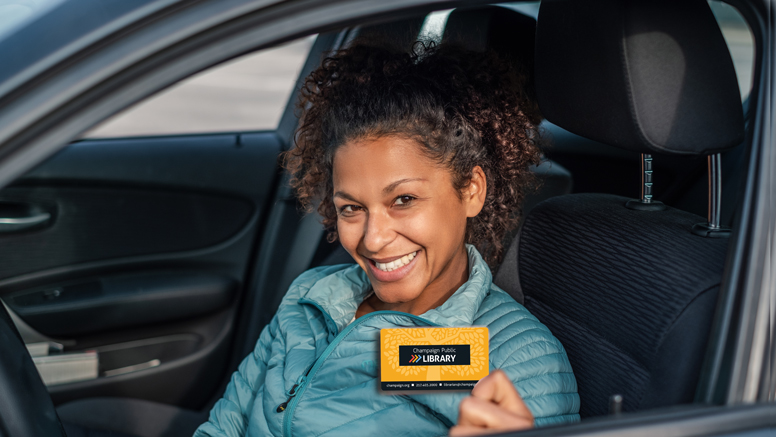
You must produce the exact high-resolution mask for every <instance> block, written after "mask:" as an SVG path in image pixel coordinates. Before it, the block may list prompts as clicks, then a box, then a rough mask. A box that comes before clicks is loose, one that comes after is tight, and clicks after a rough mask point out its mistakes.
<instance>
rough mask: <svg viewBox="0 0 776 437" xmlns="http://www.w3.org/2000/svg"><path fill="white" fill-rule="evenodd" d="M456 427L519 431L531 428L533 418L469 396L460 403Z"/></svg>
mask: <svg viewBox="0 0 776 437" xmlns="http://www.w3.org/2000/svg"><path fill="white" fill-rule="evenodd" d="M510 385H511V382H510ZM458 425H461V426H464V427H468V426H471V427H476V428H480V429H482V428H485V429H492V430H521V429H527V428H532V427H533V416H531V415H530V414H529V415H528V416H525V415H517V414H514V413H512V412H511V411H508V410H506V409H504V408H502V407H501V406H500V405H497V404H494V403H493V402H489V401H487V400H484V399H480V398H476V397H474V396H469V397H467V398H465V399H464V400H463V401H461V405H460V409H459V414H458Z"/></svg>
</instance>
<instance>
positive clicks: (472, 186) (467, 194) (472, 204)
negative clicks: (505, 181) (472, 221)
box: [463, 165, 488, 217]
mask: <svg viewBox="0 0 776 437" xmlns="http://www.w3.org/2000/svg"><path fill="white" fill-rule="evenodd" d="M487 192H488V181H487V178H485V172H484V171H483V170H482V167H480V166H479V165H477V166H475V167H474V168H473V169H472V178H471V180H470V181H469V185H468V186H467V187H466V188H464V189H463V202H464V204H465V208H466V217H474V216H476V215H477V214H479V213H480V211H482V206H483V205H485V195H486V194H487Z"/></svg>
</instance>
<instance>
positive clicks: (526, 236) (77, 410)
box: [0, 0, 750, 437]
mask: <svg viewBox="0 0 776 437" xmlns="http://www.w3.org/2000/svg"><path fill="white" fill-rule="evenodd" d="M602 3H605V5H606V7H601V4H602ZM711 3H715V4H719V3H720V2H716V1H712V2H711ZM533 6H534V5H533V4H529V5H528V6H526V4H522V3H508V4H507V3H505V4H493V5H482V4H475V5H468V6H467V5H465V6H460V7H457V8H455V9H454V10H452V11H450V12H449V14H447V15H446V21H445V23H446V24H445V26H444V29H443V31H442V33H441V34H440V37H441V40H442V41H444V42H451V43H457V44H461V45H464V46H466V47H467V48H469V49H471V50H491V49H492V50H495V51H496V52H498V53H499V54H501V55H502V56H504V57H506V58H508V59H510V60H511V61H513V62H514V63H515V65H516V66H518V68H521V69H524V71H526V72H529V81H528V84H529V86H530V87H531V90H530V93H531V94H532V95H534V96H535V97H536V98H537V99H538V102H539V105H540V108H541V110H542V113H543V116H544V117H545V121H544V122H543V123H542V132H543V135H545V137H546V146H545V149H544V154H545V158H546V159H545V160H544V162H543V163H542V164H541V165H538V166H535V167H534V168H533V171H534V172H535V174H536V176H537V180H538V181H539V183H538V184H537V186H536V187H535V189H533V190H532V191H531V192H530V194H529V196H528V197H527V198H526V200H525V202H524V204H523V206H522V213H521V224H520V227H519V228H518V229H517V230H516V231H515V232H514V233H512V234H510V235H509V237H508V240H509V241H508V247H509V249H508V251H507V252H506V255H505V258H504V260H503V262H502V263H501V265H500V266H499V267H498V268H496V269H494V282H495V283H496V284H497V285H499V286H500V287H502V288H503V289H504V290H505V291H507V292H509V293H510V294H511V295H512V296H513V297H514V298H515V299H516V300H517V301H518V302H520V303H522V304H524V305H525V306H526V307H527V308H528V309H529V310H530V311H531V313H533V314H534V315H535V316H536V317H537V318H539V320H540V321H542V323H544V324H545V325H547V326H548V327H549V328H550V330H551V331H552V332H553V334H554V335H555V336H556V337H557V338H558V339H559V340H560V341H561V343H562V344H563V345H564V347H565V348H566V351H567V353H568V356H569V360H570V361H571V364H572V367H573V368H574V373H575V375H576V379H577V383H578V386H579V395H580V399H581V410H580V415H581V417H582V420H583V421H586V420H590V419H592V418H597V417H598V418H600V417H604V416H607V415H610V414H615V413H616V414H619V413H621V412H622V413H631V412H639V411H645V410H648V409H654V408H663V407H675V406H678V405H685V404H692V403H693V402H696V401H697V400H698V393H699V390H700V389H701V388H700V384H702V380H703V379H702V375H703V373H704V372H706V371H707V369H704V361H705V358H706V354H707V346H708V344H709V342H710V332H711V330H712V324H713V321H714V318H715V315H717V313H718V309H717V307H718V301H719V289H720V284H721V283H722V281H723V275H724V274H725V265H726V259H727V258H726V257H727V256H728V250H727V249H728V243H729V239H728V238H727V236H728V235H729V229H730V227H732V226H734V225H735V218H736V214H738V212H737V211H738V209H739V208H740V202H738V195H739V193H740V191H741V188H742V186H743V184H744V181H745V178H746V166H745V164H746V161H747V159H748V153H747V150H748V149H747V145H746V144H747V139H748V138H750V136H749V135H748V134H747V132H749V123H748V120H749V113H748V101H747V100H743V103H742V95H741V92H740V91H739V81H738V79H737V75H736V74H737V73H736V71H735V69H734V64H733V61H732V59H731V55H730V52H729V48H728V45H727V43H726V40H725V39H724V37H723V34H722V32H721V31H720V27H719V25H718V22H717V19H716V18H715V15H714V13H713V8H712V7H710V6H709V2H707V1H695V2H693V1H688V2H672V1H664V0H660V1H655V0H651V1H641V0H639V1H635V0H634V1H630V2H616V1H607V2H601V1H598V2H593V1H589V0H582V1H575V2H564V1H554V2H549V1H548V2H544V3H542V4H541V8H540V9H539V11H538V16H537V13H536V8H534V7H533ZM712 6H714V5H712ZM728 7H729V6H728ZM427 16H428V14H427V13H423V14H420V15H418V14H413V15H410V16H406V14H405V16H401V17H393V18H391V19H381V20H379V21H377V22H374V21H366V22H363V23H356V24H354V25H351V26H348V27H346V28H344V29H339V30H335V31H329V32H323V33H321V34H319V35H318V36H317V37H316V39H315V41H314V43H313V44H312V47H311V49H310V52H309V54H308V56H307V59H306V61H305V63H304V65H303V67H302V71H301V73H300V75H299V78H298V80H297V86H296V88H295V89H296V90H298V89H299V88H300V86H301V83H302V81H303V79H304V77H305V76H306V75H307V74H309V73H310V72H311V71H312V70H313V69H314V68H316V66H317V65H318V64H319V63H320V61H321V59H322V56H325V54H326V53H328V52H330V51H332V50H337V49H339V48H344V47H347V46H348V45H349V44H352V43H353V41H356V40H358V38H369V39H380V40H383V41H387V42H390V43H391V44H395V45H396V46H397V47H402V48H404V49H407V50H409V49H410V48H411V46H412V44H413V43H414V42H415V41H416V40H417V39H418V38H419V37H420V36H422V35H423V33H422V31H423V27H424V23H425V22H426V20H427ZM537 17H538V18H537ZM624 36H627V37H628V38H627V41H628V45H627V50H623V48H622V46H621V45H620V44H618V42H619V41H622V40H623V39H624ZM710 90H711V91H710ZM744 97H746V96H744ZM295 99H296V91H295V92H294V93H292V95H291V97H290V98H289V103H288V105H287V107H286V109H285V111H284V112H283V114H282V117H281V120H280V122H279V124H278V127H277V128H276V129H273V130H265V131H250V132H224V133H207V134H181V135H164V136H137V137H123V138H96V139H94V138H90V139H82V140H79V141H75V142H73V143H71V144H69V145H68V146H66V147H65V148H63V149H62V150H61V151H60V152H58V153H57V154H55V155H54V156H52V157H51V158H50V159H48V160H46V161H45V162H43V163H42V164H40V165H39V166H37V167H36V168H35V169H33V170H32V171H30V172H28V173H27V174H25V175H24V176H22V177H20V178H19V179H18V180H16V181H15V182H14V183H13V184H11V185H9V186H7V187H5V188H3V189H2V190H0V217H12V218H14V219H15V221H14V220H11V221H7V223H4V222H3V221H1V220H0V263H1V264H2V266H3V267H2V269H0V295H2V296H3V299H2V300H3V302H4V305H5V308H6V309H7V314H6V312H5V311H2V310H0V317H2V318H3V320H6V321H7V322H9V324H11V326H15V327H16V329H17V330H18V332H12V331H7V332H6V330H2V329H0V335H2V336H3V337H2V338H1V339H0V341H3V342H4V344H6V343H16V346H15V347H16V348H17V349H9V351H10V350H15V351H16V352H15V353H14V354H3V356H2V357H0V360H16V361H14V364H13V365H15V366H17V368H18V369H19V375H21V376H20V377H19V380H18V381H9V382H8V384H12V385H13V386H14V387H18V390H22V391H26V392H28V393H30V396H29V397H28V399H29V402H30V406H29V408H30V409H32V410H36V411H37V412H36V413H35V414H36V415H39V416H34V417H32V416H29V415H30V414H32V413H29V412H25V411H22V410H23V408H22V407H20V408H19V409H17V410H14V412H11V413H9V414H11V415H13V414H16V415H18V417H19V418H29V421H31V422H36V421H37V422H40V423H41V425H40V426H41V428H39V429H37V430H34V431H33V432H32V434H29V435H55V434H49V433H48V432H54V433H56V432H60V431H59V430H58V429H56V430H54V431H51V430H52V429H53V428H50V426H52V425H51V424H57V425H58V426H59V423H60V421H61V423H62V426H64V430H65V431H66V433H67V435H68V436H71V437H74V436H84V437H86V436H89V435H90V432H93V430H101V431H110V432H113V433H114V434H113V435H116V436H134V437H161V436H184V435H191V434H192V433H193V432H194V430H195V429H196V427H197V426H198V425H199V424H201V423H202V422H204V421H206V420H207V417H208V412H209V409H210V408H211V407H212V406H213V404H214V403H215V402H216V401H217V400H218V399H219V398H220V396H221V395H222V394H223V391H224V389H225V387H226V384H227V383H228V380H229V376H230V375H231V373H232V372H233V371H234V370H235V369H236V367H237V365H238V364H239V362H240V361H241V360H242V358H243V357H245V356H246V355H247V354H248V353H249V352H250V351H251V350H252V349H253V347H254V344H255V342H256V341H257V339H258V337H259V334H260V332H261V330H262V328H263V327H264V326H265V325H267V323H268V322H269V321H270V319H271V318H272V316H273V315H274V313H275V310H276V308H277V306H278V305H279V303H280V300H281V299H282V297H283V294H284V293H285V290H287V289H288V286H289V285H290V283H291V282H292V281H293V279H294V278H295V277H296V276H298V275H299V274H300V273H302V272H303V271H305V270H307V269H309V268H312V267H316V266H321V265H333V264H341V263H351V262H352V259H351V258H350V256H349V255H348V254H347V253H346V252H345V251H344V249H342V247H341V246H340V245H339V244H338V243H336V242H335V243H330V242H328V241H327V239H326V235H325V232H324V230H323V229H322V227H321V225H320V222H319V220H318V218H317V216H316V215H314V214H312V215H304V214H303V213H302V212H301V211H300V210H299V208H298V205H297V202H296V199H295V198H294V196H293V193H292V192H291V190H290V189H289V187H288V184H287V182H288V179H287V178H288V176H287V175H286V174H285V173H284V172H283V170H282V169H281V167H280V165H279V162H278V156H279V153H280V152H281V151H283V150H287V149H288V148H290V147H292V144H293V135H294V134H293V131H294V128H295V127H296V123H297V121H298V120H297V115H298V114H297V112H296V111H295V108H294V103H295ZM710 156H714V157H715V158H714V161H713V162H714V165H716V166H717V167H714V169H715V171H721V179H719V180H717V179H714V180H713V181H712V179H713V178H716V177H718V176H719V173H716V172H715V173H714V174H713V176H712V175H711V173H710V171H711V170H712V167H711V166H710V165H711V164H710V163H712V159H711V158H709V157H710ZM712 186H713V187H716V188H715V190H716V191H714V192H713V193H711V194H710V192H711V190H712ZM712 201H713V202H712ZM711 203H713V206H712V205H711ZM714 208H716V209H714ZM712 210H713V211H712ZM712 212H713V214H712ZM712 216H713V217H712ZM714 220H716V225H718V226H716V227H715V226H711V227H709V224H710V223H712V221H714ZM712 224H714V223H712ZM726 230H727V231H726ZM11 321H12V323H10V322H11ZM17 336H19V337H20V338H21V339H22V340H23V342H24V344H25V345H26V349H27V350H28V351H29V353H30V354H31V356H32V358H30V357H29V356H27V354H26V353H25V352H24V350H23V345H22V344H21V343H19V342H18V341H16V337H17ZM15 355H18V356H15ZM19 357H21V358H19ZM30 360H32V361H30ZM33 363H34V365H33ZM35 366H37V369H38V370H37V371H38V372H40V375H41V376H42V378H43V381H44V382H45V383H46V386H45V387H44V386H43V385H41V384H40V383H39V382H36V381H35V380H36V378H37V376H36V374H35V369H36V367H35ZM49 398H50V401H45V399H49ZM46 405H48V406H46ZM3 408H5V407H3ZM3 414H4V415H5V413H3ZM40 417H43V418H45V419H36V418H40ZM20 420H22V419H20ZM18 435H22V434H18ZM25 435H26V434H25Z"/></svg>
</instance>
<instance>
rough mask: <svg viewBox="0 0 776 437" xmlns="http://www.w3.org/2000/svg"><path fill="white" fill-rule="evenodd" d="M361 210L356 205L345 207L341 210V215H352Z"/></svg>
mask: <svg viewBox="0 0 776 437" xmlns="http://www.w3.org/2000/svg"><path fill="white" fill-rule="evenodd" d="M359 209H360V208H359V207H358V206H356V205H345V206H343V207H342V208H340V214H352V213H354V212H356V211H358V210H359Z"/></svg>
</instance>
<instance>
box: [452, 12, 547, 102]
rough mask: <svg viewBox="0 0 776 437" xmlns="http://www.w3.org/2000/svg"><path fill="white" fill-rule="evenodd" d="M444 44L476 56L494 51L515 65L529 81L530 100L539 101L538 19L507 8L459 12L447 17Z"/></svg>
mask: <svg viewBox="0 0 776 437" xmlns="http://www.w3.org/2000/svg"><path fill="white" fill-rule="evenodd" d="M442 41H445V42H454V43H458V44H461V45H462V46H463V47H465V48H467V49H469V50H473V51H476V52H483V51H485V50H487V49H493V50H494V51H496V53H498V54H499V55H501V56H504V57H506V58H507V59H511V60H513V61H514V64H515V66H517V67H518V68H519V69H520V70H521V71H522V72H523V73H525V74H526V75H527V77H528V84H527V86H528V88H529V89H528V96H529V97H530V98H531V99H532V100H536V99H535V95H536V93H535V91H534V79H533V74H534V45H535V41H536V19H534V18H533V17H530V16H528V15H525V14H523V13H521V12H518V11H516V10H514V9H510V8H508V7H504V6H475V7H463V8H457V9H455V10H453V12H451V13H450V15H449V16H448V17H447V24H446V25H445V31H444V34H443V36H442Z"/></svg>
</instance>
